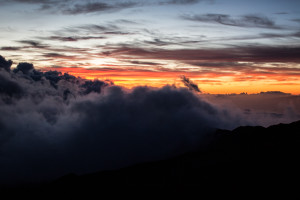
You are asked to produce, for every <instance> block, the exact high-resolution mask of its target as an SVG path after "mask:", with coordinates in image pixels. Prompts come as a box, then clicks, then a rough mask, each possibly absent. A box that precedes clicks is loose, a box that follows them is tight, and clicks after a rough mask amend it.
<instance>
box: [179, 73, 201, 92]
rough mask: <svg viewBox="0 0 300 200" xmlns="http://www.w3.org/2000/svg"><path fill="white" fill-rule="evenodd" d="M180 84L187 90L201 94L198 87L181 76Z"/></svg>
mask: <svg viewBox="0 0 300 200" xmlns="http://www.w3.org/2000/svg"><path fill="white" fill-rule="evenodd" d="M180 78H181V82H183V84H184V85H185V86H186V87H187V88H189V90H192V91H195V92H201V91H200V89H199V88H198V85H197V84H195V83H193V81H192V80H190V79H189V78H187V77H186V76H184V75H183V76H181V77H180Z"/></svg>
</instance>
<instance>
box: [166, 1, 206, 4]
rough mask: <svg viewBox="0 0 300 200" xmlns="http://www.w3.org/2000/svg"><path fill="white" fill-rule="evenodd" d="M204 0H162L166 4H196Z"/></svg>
mask: <svg viewBox="0 0 300 200" xmlns="http://www.w3.org/2000/svg"><path fill="white" fill-rule="evenodd" d="M201 1H203V0H169V1H167V2H162V3H165V4H178V5H186V4H196V3H199V2H201Z"/></svg>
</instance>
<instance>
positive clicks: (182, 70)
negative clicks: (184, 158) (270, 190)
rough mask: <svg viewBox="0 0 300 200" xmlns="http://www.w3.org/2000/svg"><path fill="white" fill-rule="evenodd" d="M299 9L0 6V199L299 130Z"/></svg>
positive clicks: (266, 5) (207, 2)
mask: <svg viewBox="0 0 300 200" xmlns="http://www.w3.org/2000/svg"><path fill="white" fill-rule="evenodd" d="M299 11H300V1H296V0H277V1H274V0H273V1H269V0H260V1H258V0H252V1H242V0H239V1H234V0H226V1H225V0H153V1H146V0H144V1H143V0H141V1H138V0H111V1H101V0H98V1H96V0H90V1H77V0H65V1H59V0H40V1H37V0H10V1H7V0H5V1H4V0H0V41H1V42H0V177H1V179H0V189H1V186H2V185H6V184H16V183H25V184H26V183H28V182H39V181H42V180H54V179H56V178H59V177H61V176H63V175H66V174H69V173H76V174H85V173H91V172H96V171H99V170H111V169H117V168H122V167H126V166H129V165H133V164H136V163H141V162H146V161H153V160H161V159H166V158H169V157H172V156H175V155H180V154H182V153H184V152H190V151H194V150H196V149H198V148H205V147H207V145H209V144H211V142H213V141H214V138H215V136H216V135H215V131H216V130H217V129H227V130H233V129H235V128H237V127H240V126H264V127H267V126H270V125H274V124H278V123H291V122H293V121H296V120H299V119H300V56H299V55H300V12H299ZM233 93H236V94H233Z"/></svg>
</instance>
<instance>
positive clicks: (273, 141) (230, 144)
mask: <svg viewBox="0 0 300 200" xmlns="http://www.w3.org/2000/svg"><path fill="white" fill-rule="evenodd" d="M299 155H300V121H297V122H294V123H291V124H279V125H274V126H270V127H268V128H264V127H260V126H256V127H251V126H245V127H239V128H237V129H235V130H233V131H228V130H217V131H216V133H215V135H214V140H212V142H211V143H210V144H209V145H207V147H206V148H201V149H199V150H198V151H196V152H190V153H186V154H183V155H181V156H177V157H174V158H170V159H167V160H161V161H156V162H149V163H141V164H137V165H134V166H130V167H126V168H122V169H118V170H112V171H101V172H97V173H92V174H86V175H76V174H69V175H66V176H64V177H61V178H59V179H57V180H55V181H53V182H50V183H44V184H41V185H39V186H33V187H31V188H23V189H20V188H19V190H23V191H25V190H28V191H30V190H31V191H39V192H43V193H45V192H51V193H53V192H56V191H73V192H74V191H85V192H89V193H90V192H97V193H104V192H111V194H113V193H116V192H118V191H126V192H137V191H139V192H143V193H147V192H148V193H149V192H161V191H170V192H172V194H177V193H185V192H189V191H197V192H206V193H207V192H212V193H216V192H217V193H220V192H221V191H226V192H233V193H236V194H237V193H242V194H244V195H245V194H248V193H249V194H250V193H254V192H259V191H263V192H265V193H268V192H270V193H273V194H274V192H277V191H288V192H289V193H292V192H297V190H298V189H299V186H300V184H299V180H300V179H299V178H300V176H299V171H300V164H299V161H298V160H299V157H300V156H299ZM11 190H14V189H11Z"/></svg>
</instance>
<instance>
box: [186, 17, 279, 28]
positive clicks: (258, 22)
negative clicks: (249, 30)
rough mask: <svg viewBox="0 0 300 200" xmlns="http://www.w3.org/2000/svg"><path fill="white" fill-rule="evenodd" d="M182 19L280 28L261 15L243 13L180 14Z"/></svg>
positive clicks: (229, 24)
mask: <svg viewBox="0 0 300 200" xmlns="http://www.w3.org/2000/svg"><path fill="white" fill-rule="evenodd" d="M181 18H182V19H185V20H190V21H195V22H208V23H218V24H222V25H227V26H238V27H253V28H269V29H280V27H279V26H277V25H276V24H275V22H274V21H273V20H271V19H269V18H268V17H266V16H262V15H243V16H241V17H238V18H235V17H232V16H230V15H225V14H203V15H188V14H185V15H182V16H181Z"/></svg>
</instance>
